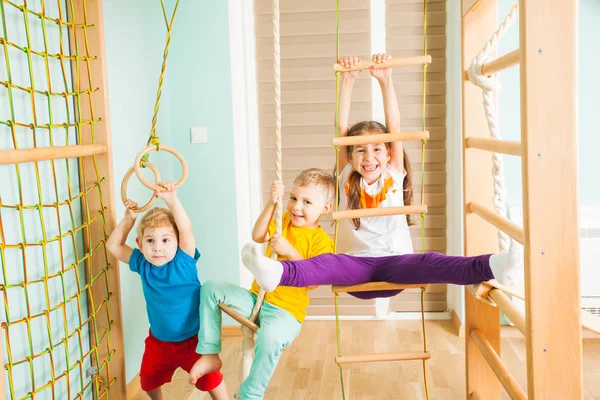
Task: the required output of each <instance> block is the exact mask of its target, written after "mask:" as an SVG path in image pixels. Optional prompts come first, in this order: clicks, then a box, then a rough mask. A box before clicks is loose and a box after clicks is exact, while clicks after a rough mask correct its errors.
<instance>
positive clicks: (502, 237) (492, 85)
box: [467, 3, 519, 252]
mask: <svg viewBox="0 0 600 400" xmlns="http://www.w3.org/2000/svg"><path fill="white" fill-rule="evenodd" d="M518 12H519V3H517V4H515V5H514V6H513V8H512V9H511V10H510V13H509V14H508V16H507V17H506V18H505V19H504V21H503V22H502V24H500V26H499V27H498V29H497V30H496V32H494V34H493V35H492V37H491V39H490V40H488V42H487V43H486V44H485V46H484V47H483V49H481V51H480V52H479V54H477V57H475V59H474V60H473V61H472V62H471V65H470V66H469V69H468V71H467V72H468V75H469V80H470V81H471V82H472V83H473V84H475V85H477V86H479V87H480V88H481V90H482V92H483V107H484V108H485V116H486V118H487V123H488V127H489V128H490V137H491V138H492V139H495V140H500V139H502V135H501V133H500V126H499V124H498V114H497V111H496V103H495V101H494V91H496V90H498V89H499V88H500V84H499V82H498V77H497V74H493V75H490V76H485V75H483V73H482V71H481V69H482V67H483V65H484V64H486V63H487V62H489V61H491V60H492V57H491V53H492V51H493V50H495V48H496V46H497V45H498V42H499V41H500V39H501V38H502V36H504V33H505V32H506V30H507V29H508V28H509V27H510V26H511V25H512V23H513V22H514V21H515V19H516V18H517V16H518ZM492 162H493V167H492V174H493V176H494V208H495V210H496V213H498V214H499V215H501V216H502V217H504V218H506V189H505V187H504V170H503V161H502V155H501V154H497V153H493V155H492ZM498 246H499V248H500V251H501V252H508V251H509V248H510V238H509V237H508V235H507V234H506V233H504V232H503V231H501V230H498Z"/></svg>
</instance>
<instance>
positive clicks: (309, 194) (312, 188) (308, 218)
mask: <svg viewBox="0 0 600 400" xmlns="http://www.w3.org/2000/svg"><path fill="white" fill-rule="evenodd" d="M331 206H332V204H331V202H330V201H329V199H328V193H327V190H324V189H323V188H322V187H319V186H317V185H314V184H313V185H307V186H299V185H294V187H293V188H292V191H291V193H290V199H289V200H288V202H287V211H288V213H289V214H290V217H291V219H292V225H294V226H298V227H301V226H303V227H307V228H317V227H318V226H319V217H320V216H321V215H323V214H327V213H328V212H329V211H330V210H331Z"/></svg>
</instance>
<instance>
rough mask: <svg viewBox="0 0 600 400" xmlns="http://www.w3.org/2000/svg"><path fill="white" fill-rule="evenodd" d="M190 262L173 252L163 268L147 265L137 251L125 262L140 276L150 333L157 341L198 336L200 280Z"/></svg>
mask: <svg viewBox="0 0 600 400" xmlns="http://www.w3.org/2000/svg"><path fill="white" fill-rule="evenodd" d="M199 258H200V253H199V252H198V249H196V251H195V254H194V258H192V257H190V256H189V255H188V254H187V253H186V252H184V251H183V250H181V248H178V249H177V253H176V254H175V257H174V258H173V259H172V260H171V261H169V262H168V263H166V264H165V265H163V266H160V267H155V266H154V265H152V264H151V263H149V262H148V261H147V260H146V259H145V258H144V255H143V254H142V252H141V251H140V250H139V249H134V250H133V253H131V257H130V258H129V269H131V270H132V271H133V272H137V273H138V274H140V277H141V278H142V287H143V289H144V297H145V299H146V311H147V312H148V319H149V320H150V331H151V332H152V334H153V335H154V337H156V338H157V339H158V340H162V341H164V342H181V341H182V340H185V339H188V338H190V337H192V336H194V335H197V334H198V329H199V328H200V315H199V309H200V280H199V279H198V272H197V270H196V262H197V261H198V259H199Z"/></svg>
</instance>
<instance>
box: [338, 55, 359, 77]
mask: <svg viewBox="0 0 600 400" xmlns="http://www.w3.org/2000/svg"><path fill="white" fill-rule="evenodd" d="M338 63H339V64H340V65H341V66H342V67H344V68H352V67H354V66H355V65H357V64H358V63H360V58H358V57H357V56H350V57H342V58H340V59H339V60H338ZM359 73H360V71H348V72H341V74H342V79H355V78H356V77H357V76H358V74H359Z"/></svg>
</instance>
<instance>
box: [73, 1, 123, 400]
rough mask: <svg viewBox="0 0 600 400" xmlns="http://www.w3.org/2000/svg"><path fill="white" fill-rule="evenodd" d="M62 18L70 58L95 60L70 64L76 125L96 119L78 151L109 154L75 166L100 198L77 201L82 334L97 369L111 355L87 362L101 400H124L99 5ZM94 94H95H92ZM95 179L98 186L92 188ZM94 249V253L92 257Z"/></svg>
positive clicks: (78, 5)
mask: <svg viewBox="0 0 600 400" xmlns="http://www.w3.org/2000/svg"><path fill="white" fill-rule="evenodd" d="M84 3H85V4H84ZM71 5H72V7H73V8H71ZM67 15H68V18H69V22H75V23H76V24H77V26H76V27H73V26H70V27H69V39H70V40H69V42H70V48H71V54H73V55H74V54H79V55H81V56H84V55H85V56H95V57H97V58H96V59H93V60H89V61H86V60H77V61H73V62H72V64H71V66H72V75H73V87H74V88H75V90H76V91H78V92H80V93H81V92H85V91H87V94H80V95H78V96H75V104H76V105H79V106H80V107H76V110H77V111H78V112H77V114H76V117H77V118H78V120H79V121H89V120H97V119H98V118H99V119H100V121H99V122H95V123H93V124H85V125H82V126H80V127H79V129H80V137H81V142H80V143H79V145H93V144H100V145H104V146H106V147H107V149H108V151H107V152H106V153H104V154H101V155H97V156H94V157H93V158H92V157H85V158H80V163H79V165H80V185H81V189H82V190H85V188H90V187H92V186H93V185H95V184H98V185H100V188H101V190H102V196H100V194H99V192H98V190H93V191H90V192H89V193H88V194H87V195H86V196H84V198H83V199H82V208H83V210H82V214H83V215H84V222H89V226H88V227H87V229H86V232H85V249H86V252H89V253H91V254H90V257H89V258H88V260H87V261H86V262H87V263H88V265H86V271H88V273H89V275H88V276H87V281H88V282H89V283H90V284H91V281H92V279H93V278H95V282H94V284H93V285H92V287H91V291H90V293H91V296H90V297H93V300H94V304H92V303H91V301H90V302H88V303H89V304H88V312H89V313H90V314H92V313H96V318H95V324H90V325H89V326H87V327H86V328H89V332H90V345H91V346H95V345H96V343H97V344H98V349H97V354H98V358H99V360H100V363H102V361H103V360H108V358H109V355H110V364H109V365H106V364H105V365H96V364H95V357H91V358H92V360H91V361H92V363H93V364H94V365H95V366H96V367H97V368H102V370H101V372H100V373H99V374H98V377H97V378H98V379H97V380H96V382H95V387H96V388H97V389H98V392H99V393H100V397H103V398H104V397H107V396H108V397H110V398H115V399H124V398H126V387H127V382H126V381H125V380H126V379H125V345H124V340H123V322H122V315H121V285H120V279H119V261H118V260H117V259H116V258H115V257H113V256H112V255H110V253H109V252H108V251H107V249H106V244H105V242H104V240H105V237H106V235H107V234H110V232H112V231H113V229H114V228H115V226H116V213H115V207H116V201H115V192H114V187H115V185H114V176H113V162H112V138H111V134H110V124H109V121H110V118H109V108H108V93H107V87H108V85H107V72H106V57H105V55H106V50H105V44H104V32H103V27H104V21H103V15H102V2H101V1H100V0H85V1H83V0H76V1H73V2H70V1H68V2H67ZM81 24H84V25H86V26H90V25H93V26H92V27H88V28H85V29H84V28H82V27H81V26H79V25H81ZM86 37H87V40H86ZM96 88H99V89H100V90H96V91H94V89H96ZM92 109H93V112H92ZM99 177H100V179H101V182H97V180H98V178H99ZM86 213H88V216H94V215H97V214H99V213H102V214H104V218H96V219H95V220H94V221H93V222H90V221H89V219H87V218H86ZM102 242H104V243H102ZM94 248H95V250H94V251H93V252H92V249H94ZM107 264H108V268H107ZM107 293H108V294H109V296H108V301H105V298H106V297H107ZM90 300H91V298H90ZM93 306H95V309H94V307H93ZM109 309H110V314H109V312H108V310H109ZM106 332H108V333H106ZM109 335H110V339H109ZM111 352H112V354H111ZM107 392H108V393H109V394H107Z"/></svg>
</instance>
